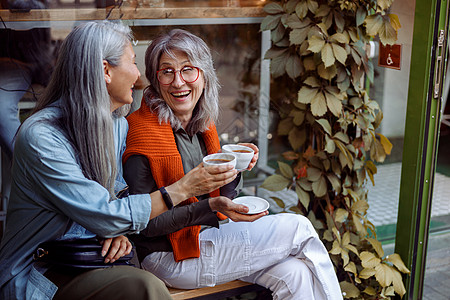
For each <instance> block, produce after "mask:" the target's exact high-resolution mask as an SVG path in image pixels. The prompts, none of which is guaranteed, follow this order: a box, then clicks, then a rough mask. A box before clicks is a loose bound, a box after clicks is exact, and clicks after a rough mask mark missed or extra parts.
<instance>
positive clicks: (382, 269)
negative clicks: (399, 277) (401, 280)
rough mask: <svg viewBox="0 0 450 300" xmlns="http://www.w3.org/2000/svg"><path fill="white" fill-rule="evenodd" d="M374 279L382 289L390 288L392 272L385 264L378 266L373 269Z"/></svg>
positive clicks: (392, 278)
mask: <svg viewBox="0 0 450 300" xmlns="http://www.w3.org/2000/svg"><path fill="white" fill-rule="evenodd" d="M375 278H376V280H377V281H378V282H379V283H380V285H381V286H382V287H386V286H390V285H391V283H392V281H393V280H394V272H393V271H392V269H391V268H390V267H389V266H388V265H386V264H378V265H377V266H376V267H375Z"/></svg>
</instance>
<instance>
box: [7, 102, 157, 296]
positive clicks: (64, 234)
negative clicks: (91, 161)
mask: <svg viewBox="0 0 450 300" xmlns="http://www.w3.org/2000/svg"><path fill="white" fill-rule="evenodd" d="M59 115H60V109H59V108H58V102H57V103H56V104H54V105H52V106H50V107H47V108H45V109H43V110H41V111H40V112H38V113H36V114H34V115H32V116H31V117H30V118H28V119H27V120H26V121H25V122H24V123H23V125H22V127H21V129H20V131H19V134H18V135H17V138H16V143H15V150H14V160H13V178H12V179H13V180H12V188H11V195H10V202H9V205H8V212H7V220H6V231H5V234H4V236H3V238H2V242H1V245H0V299H51V298H52V297H53V296H54V294H55V292H56V290H57V287H56V285H54V284H53V283H52V282H50V281H49V280H48V279H47V278H46V277H45V276H44V275H43V273H44V272H45V271H46V270H47V268H46V267H45V265H41V264H40V263H36V262H34V261H33V252H34V250H35V249H36V247H37V245H38V244H39V243H41V242H44V241H47V240H54V239H66V238H74V237H79V238H87V237H91V236H94V235H98V236H101V237H105V238H108V237H115V236H118V235H121V234H126V233H137V232H139V231H141V230H143V229H144V228H145V227H146V226H147V223H148V221H149V218H150V212H151V199H150V195H148V194H145V195H130V196H128V197H125V198H121V199H118V200H111V199H110V195H109V193H108V191H107V190H106V189H105V188H104V187H102V186H101V185H100V184H98V183H97V182H95V181H92V180H89V179H87V178H86V177H85V176H84V175H83V172H82V170H81V168H80V165H79V164H78V161H77V159H76V154H75V152H74V149H73V148H72V147H71V145H70V143H69V141H68V140H67V139H66V137H65V136H64V135H63V134H62V133H61V131H60V130H59V129H58V128H57V127H55V126H54V125H53V124H52V123H51V122H47V120H53V119H54V118H56V117H58V116H59ZM114 123H115V124H114V136H115V148H116V155H117V164H118V170H119V175H118V178H117V180H116V186H115V187H116V188H117V189H121V188H123V187H124V186H125V182H124V180H123V178H122V165H121V161H122V159H121V157H122V153H123V151H124V148H125V140H126V134H127V131H128V123H127V121H126V120H125V119H124V118H117V119H116V120H115V121H114ZM86 134H89V133H86Z"/></svg>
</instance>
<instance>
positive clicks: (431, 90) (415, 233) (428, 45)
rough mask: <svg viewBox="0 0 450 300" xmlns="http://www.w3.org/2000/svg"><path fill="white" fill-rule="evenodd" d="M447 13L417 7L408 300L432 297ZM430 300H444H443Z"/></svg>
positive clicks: (406, 178)
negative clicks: (428, 280) (427, 280)
mask: <svg viewBox="0 0 450 300" xmlns="http://www.w3.org/2000/svg"><path fill="white" fill-rule="evenodd" d="M448 9H449V7H448V0H433V1H417V2H416V6H415V16H414V32H413V47H412V55H411V72H410V80H409V90H408V105H407V114H406V126H405V128H406V129H405V139H404V148H403V149H404V151H403V160H402V175H401V185H400V201H399V210H398V219H397V231H396V233H397V234H396V243H395V248H396V249H395V250H396V251H395V252H396V253H399V254H400V255H401V257H402V259H403V261H404V262H405V264H406V266H407V267H408V268H409V269H410V271H411V273H410V274H409V275H408V276H407V278H406V284H407V287H406V288H407V295H406V299H425V298H423V297H424V296H427V295H425V294H424V277H425V264H426V261H427V259H426V257H427V247H428V246H429V243H428V242H429V234H430V225H431V228H432V227H433V221H432V220H431V218H430V216H431V215H432V214H431V213H432V199H433V191H435V192H436V189H434V188H437V187H438V186H441V184H442V183H441V182H440V178H441V174H440V173H439V171H440V169H439V168H436V159H437V153H438V151H437V150H438V140H439V128H440V119H441V106H442V101H443V97H442V94H443V82H444V77H445V76H444V75H445V72H444V70H446V68H445V66H446V59H445V58H446V57H447V37H448ZM430 16H431V17H430ZM436 169H437V171H438V173H437V174H436V176H435V172H436ZM448 183H450V181H449V182H447V185H448ZM444 185H445V182H444ZM436 199H437V198H436ZM433 201H434V199H433ZM430 245H431V244H430ZM430 254H431V252H430ZM439 288H440V289H443V288H444V286H440V287H439ZM441 291H442V290H441ZM447 295H448V293H447ZM428 297H431V298H428V299H440V298H439V297H438V295H433V296H430V295H428Z"/></svg>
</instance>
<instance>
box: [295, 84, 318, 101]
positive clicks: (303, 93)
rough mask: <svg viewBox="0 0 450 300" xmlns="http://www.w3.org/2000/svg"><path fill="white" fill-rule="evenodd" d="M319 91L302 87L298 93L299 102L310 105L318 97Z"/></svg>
mask: <svg viewBox="0 0 450 300" xmlns="http://www.w3.org/2000/svg"><path fill="white" fill-rule="evenodd" d="M318 91H319V89H317V88H310V87H309V86H306V85H304V86H302V88H301V89H300V91H298V102H300V103H304V104H308V103H311V101H312V100H313V99H314V98H315V97H316V95H317V93H318Z"/></svg>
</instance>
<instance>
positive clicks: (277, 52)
mask: <svg viewBox="0 0 450 300" xmlns="http://www.w3.org/2000/svg"><path fill="white" fill-rule="evenodd" d="M288 51H289V49H288V48H278V47H272V48H270V49H269V50H267V52H266V54H265V55H264V59H272V58H275V57H279V56H285V55H286V54H288Z"/></svg>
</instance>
